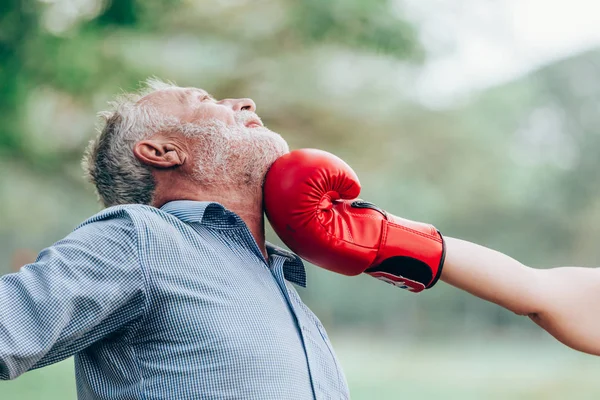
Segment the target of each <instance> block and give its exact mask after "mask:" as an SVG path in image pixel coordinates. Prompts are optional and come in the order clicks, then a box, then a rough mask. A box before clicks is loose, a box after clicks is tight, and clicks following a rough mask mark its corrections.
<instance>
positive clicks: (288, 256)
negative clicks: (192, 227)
mask: <svg viewBox="0 0 600 400" xmlns="http://www.w3.org/2000/svg"><path fill="white" fill-rule="evenodd" d="M160 209H161V210H162V211H164V212H167V213H169V214H171V215H173V216H174V217H176V218H178V219H180V220H182V221H183V222H186V223H201V224H210V223H211V222H212V223H217V224H219V225H222V224H223V222H225V221H226V222H227V223H228V224H229V225H230V226H238V225H240V226H242V225H243V226H245V224H244V221H243V220H242V219H241V218H240V217H239V216H238V215H237V214H235V213H234V212H232V211H229V210H228V209H226V208H225V207H223V206H222V205H221V204H219V203H215V202H211V201H193V200H175V201H170V202H168V203H166V204H164V205H163V206H162V207H161V208H160ZM266 247H267V254H268V255H269V257H271V256H274V255H275V256H280V257H283V258H284V263H283V275H284V276H285V279H287V280H288V281H290V282H292V283H294V284H296V285H298V286H301V287H306V269H305V268H304V263H303V262H302V260H301V259H300V257H298V256H297V255H296V254H294V253H292V252H291V251H287V250H285V249H283V248H281V247H278V246H275V245H274V244H272V243H269V242H267V243H266Z"/></svg>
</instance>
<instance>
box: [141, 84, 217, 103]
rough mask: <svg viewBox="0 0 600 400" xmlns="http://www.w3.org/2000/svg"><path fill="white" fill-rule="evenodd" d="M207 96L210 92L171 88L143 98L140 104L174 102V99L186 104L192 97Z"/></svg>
mask: <svg viewBox="0 0 600 400" xmlns="http://www.w3.org/2000/svg"><path fill="white" fill-rule="evenodd" d="M206 95H208V92H207V91H206V90H204V89H200V88H193V87H187V88H182V87H170V88H165V89H160V90H157V91H154V92H152V93H149V94H147V95H145V96H144V97H142V98H141V99H140V100H139V101H138V103H148V102H149V103H162V102H163V101H168V102H172V101H173V100H174V99H177V100H179V101H180V102H182V103H184V102H186V101H187V100H188V99H189V98H190V97H192V96H206Z"/></svg>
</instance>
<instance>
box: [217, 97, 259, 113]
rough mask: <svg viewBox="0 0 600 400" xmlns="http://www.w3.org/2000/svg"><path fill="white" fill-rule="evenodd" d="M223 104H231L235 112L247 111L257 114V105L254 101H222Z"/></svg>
mask: <svg viewBox="0 0 600 400" xmlns="http://www.w3.org/2000/svg"><path fill="white" fill-rule="evenodd" d="M221 103H226V104H229V105H230V106H231V108H232V109H233V111H243V110H247V111H252V112H256V104H255V103H254V101H252V99H225V100H221Z"/></svg>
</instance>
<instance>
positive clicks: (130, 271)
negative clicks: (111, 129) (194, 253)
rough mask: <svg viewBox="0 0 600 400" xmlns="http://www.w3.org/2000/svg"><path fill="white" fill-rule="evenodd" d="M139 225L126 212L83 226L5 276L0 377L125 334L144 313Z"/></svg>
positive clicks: (0, 293)
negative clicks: (138, 253)
mask: <svg viewBox="0 0 600 400" xmlns="http://www.w3.org/2000/svg"><path fill="white" fill-rule="evenodd" d="M145 302H146V290H145V281H144V275H143V273H142V270H141V268H140V265H139V257H138V255H137V239H136V233H135V227H134V225H133V223H132V221H131V219H130V218H129V217H128V216H127V215H126V214H125V213H121V214H117V215H113V216H112V217H109V218H107V219H100V220H96V221H95V222H91V223H88V224H86V225H83V226H81V227H80V228H78V229H77V230H75V231H74V232H73V233H71V234H70V235H69V236H67V237H66V238H65V239H63V240H61V241H59V242H57V243H55V244H54V245H53V246H51V247H49V248H47V249H45V250H43V251H42V252H41V253H40V255H39V256H38V258H37V260H36V262H35V263H33V264H28V265H26V266H24V267H22V268H21V270H20V271H19V272H17V273H14V274H8V275H4V276H3V277H1V278H0V379H13V378H16V377H17V376H19V375H21V374H23V373H24V372H27V371H29V370H31V369H35V368H40V367H43V366H46V365H49V364H52V363H55V362H58V361H61V360H63V359H65V358H67V357H70V356H71V355H73V354H75V353H77V352H79V351H81V350H82V349H84V348H86V347H88V346H89V345H91V344H92V343H94V342H97V341H99V340H101V339H103V338H105V337H107V336H109V335H112V334H118V331H119V330H121V329H126V328H127V327H128V325H129V324H132V323H134V322H135V321H137V320H139V319H140V318H141V317H142V316H143V315H144V310H145Z"/></svg>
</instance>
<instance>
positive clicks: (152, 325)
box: [0, 201, 349, 400]
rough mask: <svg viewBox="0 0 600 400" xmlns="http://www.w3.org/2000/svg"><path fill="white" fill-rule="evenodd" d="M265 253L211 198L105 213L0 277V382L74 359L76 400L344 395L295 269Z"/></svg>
mask: <svg viewBox="0 0 600 400" xmlns="http://www.w3.org/2000/svg"><path fill="white" fill-rule="evenodd" d="M268 253H269V259H268V262H267V261H266V260H265V258H264V257H263V255H262V253H261V251H260V250H259V248H258V246H257V244H256V242H255V240H254V238H253V237H252V235H251V234H250V231H249V230H248V228H247V227H246V225H245V224H244V222H243V221H242V220H241V218H240V217H239V216H237V215H236V214H235V213H233V212H231V211H229V210H227V209H225V208H224V207H223V206H221V205H220V204H217V203H208V202H194V201H175V202H170V203H167V204H166V205H165V206H163V207H162V208H160V209H158V208H154V207H150V206H143V205H127V206H118V207H112V208H109V209H107V210H104V211H103V212H101V213H99V214H97V215H96V216H94V217H92V218H90V219H89V220H87V221H86V222H84V223H83V224H82V225H80V226H79V227H78V228H77V229H76V230H75V231H74V232H73V233H71V234H70V235H69V236H67V237H66V238H65V239H63V240H61V241H59V242H57V243H56V244H54V245H53V246H51V247H49V248H47V249H45V250H43V251H42V252H41V253H40V255H39V257H38V259H37V261H36V262H35V263H33V264H29V265H26V266H24V267H23V268H22V269H21V270H20V271H19V272H18V273H14V274H9V275H5V276H3V277H2V278H1V279H0V378H1V379H12V378H15V377H17V376H19V375H21V374H23V373H24V372H26V371H29V370H32V369H35V368H40V367H43V366H46V365H49V364H52V363H55V362H58V361H61V360H63V359H65V358H67V357H69V356H72V355H75V375H76V381H77V393H78V398H79V399H86V400H87V399H111V400H118V399H123V400H125V399H127V400H131V399H145V400H150V399H174V400H180V399H194V400H196V399H277V400H292V399H347V398H349V395H348V388H347V384H346V381H345V378H344V375H343V372H342V370H341V368H340V366H339V363H338V361H337V359H336V357H335V355H334V352H333V349H332V347H331V344H330V342H329V339H328V337H327V334H326V332H325V329H323V326H322V325H321V323H320V322H319V320H318V319H317V317H316V316H315V315H314V314H313V313H312V312H311V311H310V310H309V309H308V307H307V306H306V305H304V303H303V302H302V300H301V299H300V297H299V296H298V294H297V292H296V290H295V289H294V287H293V286H292V284H291V283H290V282H292V283H294V284H297V285H300V286H305V281H306V276H305V271H304V266H303V264H302V262H301V261H300V259H299V258H298V257H297V256H295V255H293V254H291V253H289V252H287V251H284V250H282V249H279V248H276V247H274V246H271V245H269V246H268ZM1 392H2V389H1V384H0V393H1Z"/></svg>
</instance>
